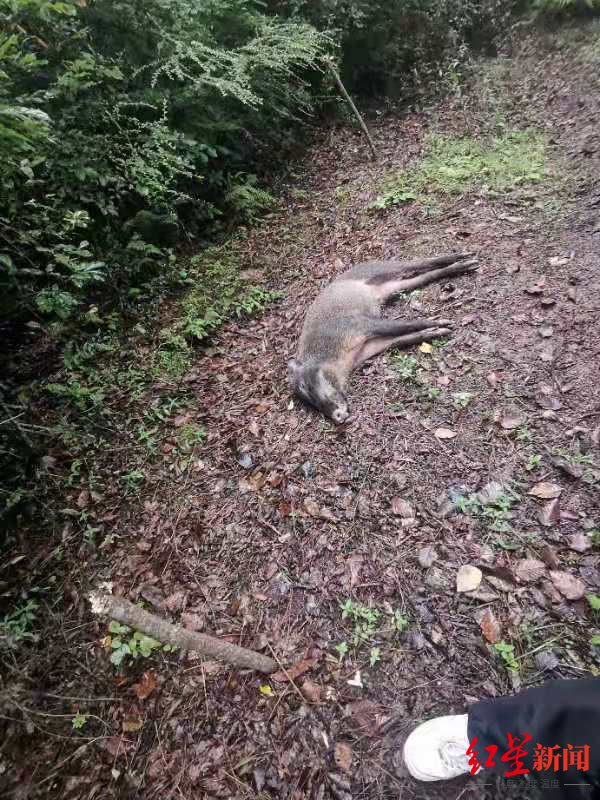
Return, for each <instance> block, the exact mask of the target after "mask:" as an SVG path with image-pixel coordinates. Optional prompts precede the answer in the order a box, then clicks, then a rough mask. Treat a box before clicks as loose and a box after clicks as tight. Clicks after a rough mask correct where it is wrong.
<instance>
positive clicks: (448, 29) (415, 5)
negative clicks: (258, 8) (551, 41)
mask: <svg viewBox="0 0 600 800" xmlns="http://www.w3.org/2000/svg"><path fill="white" fill-rule="evenodd" d="M269 6H270V8H271V10H272V11H274V12H277V13H287V14H289V15H290V16H292V17H293V18H298V17H301V18H304V19H308V20H309V21H310V22H312V23H313V24H314V25H315V27H316V28H318V29H319V30H328V31H330V32H331V34H332V35H333V36H334V37H335V40H336V42H337V43H338V45H339V48H340V59H341V71H342V77H343V78H344V80H345V81H346V83H347V84H348V85H349V86H350V87H351V88H352V89H353V90H354V91H357V92H359V93H361V94H363V95H366V96H373V95H387V96H389V97H396V98H397V97H404V98H406V97H407V96H409V97H410V96H411V95H413V94H414V93H415V92H418V91H421V90H423V88H424V87H425V86H427V87H428V88H429V89H431V88H432V85H434V86H435V85H437V86H438V87H439V86H440V84H442V83H444V75H445V73H446V72H447V70H449V69H456V67H457V66H458V65H459V64H460V63H461V62H462V61H464V60H465V59H466V58H467V54H468V48H469V46H470V45H471V44H475V45H477V46H479V45H483V44H487V43H489V42H490V41H493V39H494V37H495V36H497V35H498V34H499V33H501V32H503V30H504V25H505V23H506V20H507V18H508V16H509V15H510V11H511V3H506V2H503V0H389V1H388V2H372V0H337V1H336V0H270V3H269Z"/></svg>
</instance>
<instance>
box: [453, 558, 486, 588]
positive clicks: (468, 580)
mask: <svg viewBox="0 0 600 800" xmlns="http://www.w3.org/2000/svg"><path fill="white" fill-rule="evenodd" d="M482 578H483V573H482V571H481V570H480V569H479V567H474V566H473V565H472V564H463V566H462V567H461V568H460V569H459V570H458V572H457V574H456V591H457V592H459V593H461V592H473V591H474V590H475V589H477V588H478V587H479V584H480V583H481V580H482Z"/></svg>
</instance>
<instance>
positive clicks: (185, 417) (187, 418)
mask: <svg viewBox="0 0 600 800" xmlns="http://www.w3.org/2000/svg"><path fill="white" fill-rule="evenodd" d="M191 419H192V415H191V414H180V415H179V416H178V417H175V419H174V420H173V425H174V426H175V427H176V428H181V427H182V426H183V425H187V423H188V422H191Z"/></svg>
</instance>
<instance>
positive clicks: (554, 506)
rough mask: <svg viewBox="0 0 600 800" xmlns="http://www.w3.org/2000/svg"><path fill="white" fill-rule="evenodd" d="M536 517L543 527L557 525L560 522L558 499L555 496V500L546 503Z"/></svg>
mask: <svg viewBox="0 0 600 800" xmlns="http://www.w3.org/2000/svg"><path fill="white" fill-rule="evenodd" d="M538 519H539V521H540V523H541V524H542V525H543V526H544V527H545V528H551V527H552V526H553V525H557V524H558V523H559V522H560V499H559V498H558V497H557V498H556V499H555V500H551V501H550V502H549V503H546V505H545V506H544V507H543V508H542V510H541V511H540V512H539V514H538Z"/></svg>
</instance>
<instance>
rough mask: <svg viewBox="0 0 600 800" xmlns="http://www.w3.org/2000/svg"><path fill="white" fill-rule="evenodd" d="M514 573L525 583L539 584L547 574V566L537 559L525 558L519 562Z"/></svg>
mask: <svg viewBox="0 0 600 800" xmlns="http://www.w3.org/2000/svg"><path fill="white" fill-rule="evenodd" d="M514 572H515V577H516V578H518V579H519V580H520V581H522V582H523V583H537V581H539V580H540V578H543V577H544V575H545V574H546V565H545V564H544V562H543V561H538V560H537V558H523V559H521V560H520V561H518V562H517V565H516V567H515V570H514Z"/></svg>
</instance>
